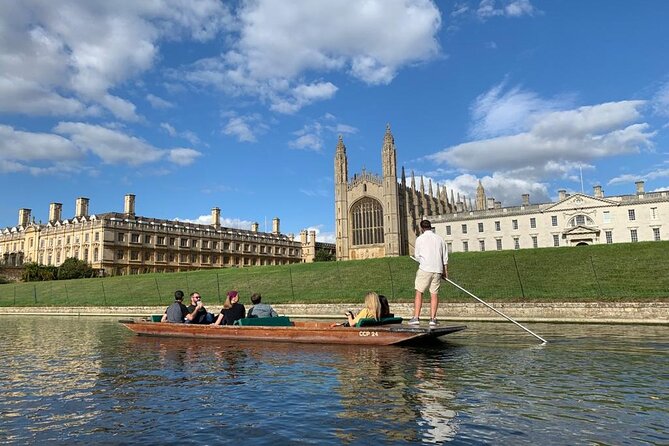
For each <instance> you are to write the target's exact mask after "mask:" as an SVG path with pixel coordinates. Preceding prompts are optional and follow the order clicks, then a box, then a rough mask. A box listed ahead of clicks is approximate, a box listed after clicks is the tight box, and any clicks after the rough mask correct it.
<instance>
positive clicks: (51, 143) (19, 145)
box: [0, 124, 84, 165]
mask: <svg viewBox="0 0 669 446" xmlns="http://www.w3.org/2000/svg"><path fill="white" fill-rule="evenodd" d="M83 155H84V151H83V150H81V149H80V148H79V147H77V146H76V145H75V144H73V143H72V141H70V140H68V139H67V138H63V137H62V136H59V135H53V134H50V133H31V132H24V131H21V130H16V129H14V128H13V127H10V126H8V125H2V124H0V160H5V161H10V162H11V161H13V162H22V161H37V160H41V161H72V160H77V159H81V158H82V157H83ZM8 165H9V164H8Z"/></svg>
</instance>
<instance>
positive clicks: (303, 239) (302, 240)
mask: <svg viewBox="0 0 669 446" xmlns="http://www.w3.org/2000/svg"><path fill="white" fill-rule="evenodd" d="M300 243H302V245H306V244H307V230H306V229H302V230H301V231H300Z"/></svg>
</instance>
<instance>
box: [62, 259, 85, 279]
mask: <svg viewBox="0 0 669 446" xmlns="http://www.w3.org/2000/svg"><path fill="white" fill-rule="evenodd" d="M92 276H93V268H91V265H89V264H88V263H86V262H85V261H83V260H79V259H76V258H74V257H69V258H67V259H65V261H64V262H63V263H62V264H61V265H60V267H59V268H58V280H67V279H83V278H85V277H92Z"/></svg>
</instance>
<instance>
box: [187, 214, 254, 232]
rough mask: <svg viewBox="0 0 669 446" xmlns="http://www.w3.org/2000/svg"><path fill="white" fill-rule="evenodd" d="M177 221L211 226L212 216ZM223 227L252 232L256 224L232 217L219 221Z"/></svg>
mask: <svg viewBox="0 0 669 446" xmlns="http://www.w3.org/2000/svg"><path fill="white" fill-rule="evenodd" d="M174 220H176V221H183V222H186V223H196V224H200V225H210V224H211V215H210V214H208V215H200V216H199V217H197V218H178V217H177V218H175V219H174ZM219 221H220V224H221V227H223V228H234V229H245V230H247V231H248V230H250V229H251V225H252V224H253V223H255V222H253V221H249V220H243V219H240V218H230V217H221V218H220V219H219Z"/></svg>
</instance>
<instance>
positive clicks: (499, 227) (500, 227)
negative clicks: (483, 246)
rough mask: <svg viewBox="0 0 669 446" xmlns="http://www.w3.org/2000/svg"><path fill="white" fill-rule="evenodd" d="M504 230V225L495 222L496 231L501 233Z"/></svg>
mask: <svg viewBox="0 0 669 446" xmlns="http://www.w3.org/2000/svg"><path fill="white" fill-rule="evenodd" d="M501 230H502V225H501V224H500V222H498V221H496V222H495V231H501Z"/></svg>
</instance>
